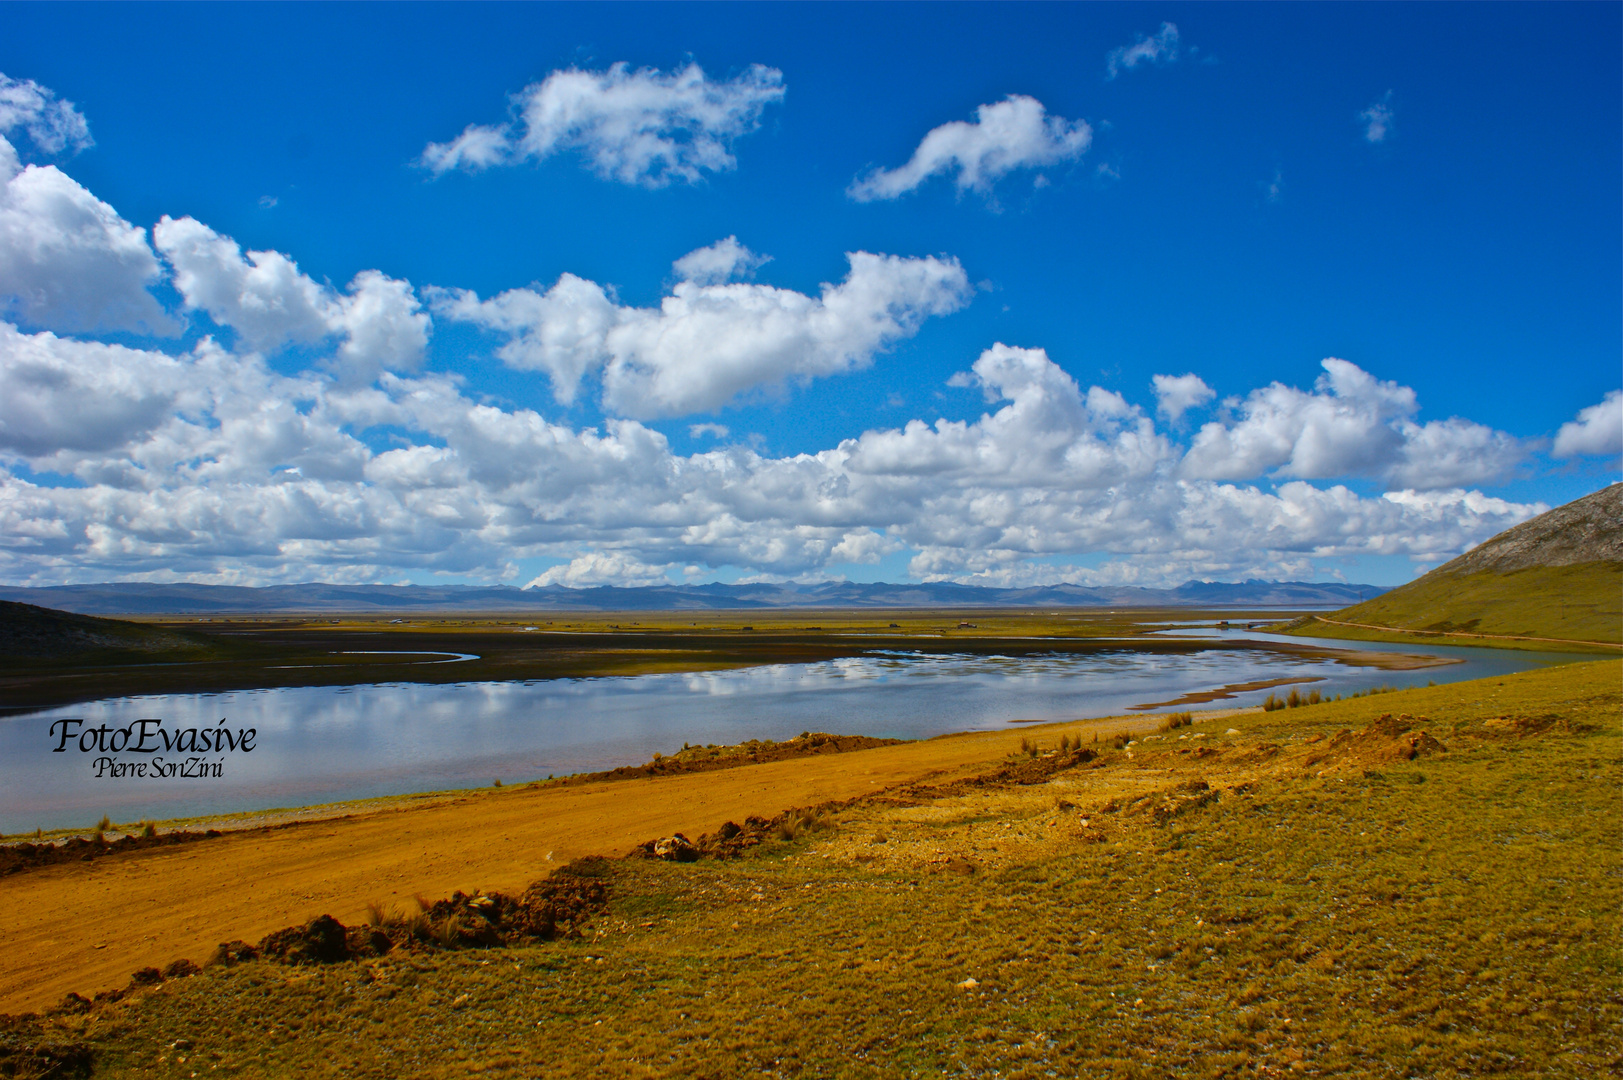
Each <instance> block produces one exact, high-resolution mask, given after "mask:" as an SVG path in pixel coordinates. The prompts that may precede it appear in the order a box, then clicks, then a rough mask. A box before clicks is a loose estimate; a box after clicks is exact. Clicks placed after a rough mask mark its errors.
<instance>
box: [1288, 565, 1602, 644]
mask: <svg viewBox="0 0 1623 1080" xmlns="http://www.w3.org/2000/svg"><path fill="white" fill-rule="evenodd" d="M1326 618H1330V619H1335V620H1337V621H1340V622H1351V623H1368V624H1371V625H1374V626H1391V627H1400V628H1403V629H1407V630H1428V631H1434V632H1442V633H1449V632H1465V633H1471V634H1502V635H1515V636H1526V637H1541V638H1561V639H1564V640H1566V641H1606V642H1616V643H1623V563H1605V562H1591V563H1580V564H1577V565H1573V566H1544V567H1530V568H1528V569H1525V570H1516V571H1513V572H1511V573H1508V574H1499V573H1494V572H1492V571H1484V572H1479V573H1474V574H1466V575H1451V576H1439V577H1432V576H1431V575H1426V576H1425V577H1422V578H1420V579H1419V580H1417V581H1414V582H1412V583H1410V584H1408V585H1405V586H1404V587H1402V588H1400V589H1394V590H1392V591H1391V592H1389V593H1385V594H1383V595H1381V596H1378V597H1376V598H1375V599H1373V600H1366V601H1364V602H1363V603H1362V604H1357V605H1355V606H1353V607H1350V608H1346V609H1345V610H1342V611H1338V612H1335V613H1334V614H1332V615H1329V616H1326ZM1340 631H1341V628H1338V627H1326V626H1324V625H1323V624H1322V623H1317V622H1315V623H1310V624H1309V625H1308V627H1307V630H1306V631H1304V632H1311V633H1312V634H1314V635H1315V636H1343V635H1342V633H1341V632H1340ZM1347 636H1350V635H1347ZM1475 643H1476V642H1473V644H1475Z"/></svg>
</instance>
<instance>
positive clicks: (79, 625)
mask: <svg viewBox="0 0 1623 1080" xmlns="http://www.w3.org/2000/svg"><path fill="white" fill-rule="evenodd" d="M212 648H213V646H212V644H211V643H210V642H208V641H206V640H204V639H201V638H198V637H195V636H193V635H191V634H186V633H181V632H177V631H173V630H160V629H158V628H156V627H151V626H142V625H140V624H138V623H129V622H120V621H118V620H117V619H98V618H94V617H92V616H89V615H75V614H72V613H71V612H67V611H53V610H52V609H50V608H42V607H35V606H34V605H33V604H15V603H12V602H11V601H9V600H0V668H7V667H10V668H15V667H27V668H38V667H41V666H47V667H49V666H54V665H57V664H69V665H83V664H109V663H142V662H146V663H156V662H161V661H174V660H195V659H199V658H201V657H203V656H204V655H205V654H206V653H208V652H210V651H211V649H212Z"/></svg>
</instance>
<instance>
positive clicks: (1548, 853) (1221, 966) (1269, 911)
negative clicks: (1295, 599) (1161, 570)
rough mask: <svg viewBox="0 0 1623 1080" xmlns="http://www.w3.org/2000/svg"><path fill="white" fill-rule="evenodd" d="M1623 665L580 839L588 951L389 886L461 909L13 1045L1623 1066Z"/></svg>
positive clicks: (906, 1062)
mask: <svg viewBox="0 0 1623 1080" xmlns="http://www.w3.org/2000/svg"><path fill="white" fill-rule="evenodd" d="M1620 675H1623V666H1620V664H1619V663H1617V662H1615V661H1613V662H1602V663H1596V664H1586V665H1578V666H1566V667H1561V668H1556V669H1549V670H1544V671H1539V672H1532V673H1528V674H1524V675H1518V676H1509V677H1504V678H1499V679H1489V680H1481V681H1477V682H1468V683H1458V684H1453V685H1450V686H1442V687H1434V688H1425V689H1414V690H1406V691H1401V692H1396V693H1390V694H1382V695H1378V696H1375V697H1368V698H1359V699H1356V700H1348V701H1342V702H1335V703H1326V704H1321V705H1314V706H1309V707H1304V708H1298V709H1289V710H1284V711H1281V712H1276V713H1270V714H1266V715H1263V714H1253V715H1247V716H1242V717H1234V718H1232V719H1231V720H1221V721H1208V722H1205V723H1202V722H1201V721H1200V720H1199V719H1198V716H1199V714H1196V716H1197V720H1196V722H1195V723H1194V724H1193V725H1192V726H1189V727H1174V728H1170V729H1168V730H1165V731H1163V732H1162V733H1161V734H1159V735H1150V736H1143V737H1140V739H1138V740H1137V741H1135V742H1131V743H1129V742H1127V741H1126V740H1122V742H1121V744H1120V745H1115V744H1113V743H1110V742H1100V743H1097V744H1095V743H1092V742H1091V740H1090V741H1089V744H1088V747H1087V749H1088V750H1089V751H1092V752H1095V753H1097V756H1096V757H1092V756H1090V755H1087V754H1079V753H1076V752H1075V751H1074V749H1073V750H1072V751H1071V752H1070V753H1069V754H1067V755H1061V754H1051V752H1052V751H1055V750H1057V748H1058V743H1059V741H1060V739H1061V738H1062V737H1065V736H1067V735H1069V734H1070V732H1069V730H1068V729H1066V728H1063V727H1050V728H1047V729H1042V730H1038V731H1033V732H1031V737H1032V739H1034V740H1036V743H1037V745H1036V746H1035V747H1034V748H1033V751H1032V752H1033V754H1034V755H1035V756H1031V757H1026V756H1022V757H1018V758H1015V759H1012V760H1011V761H1010V762H1009V763H1007V765H1006V766H1005V767H1003V768H1001V769H998V770H995V771H994V772H992V773H989V774H987V775H986V776H984V777H982V778H980V779H978V780H971V781H959V782H956V783H952V784H943V785H941V786H936V787H931V786H928V785H914V786H912V787H909V788H906V789H898V790H891V791H887V792H883V793H880V794H877V795H875V796H872V797H870V798H867V799H865V800H861V801H857V802H854V803H851V804H847V805H844V806H841V807H834V808H830V809H829V810H828V811H826V812H825V813H823V814H802V815H797V816H795V817H793V818H789V819H784V820H782V821H780V822H778V823H777V825H776V828H775V829H774V830H773V831H772V832H771V833H770V834H768V838H767V839H766V841H765V842H763V843H760V844H758V845H756V846H754V847H751V848H749V849H747V850H746V851H744V852H743V853H742V855H740V856H739V857H737V858H732V859H716V858H708V857H707V858H704V859H700V860H699V861H695V862H687V863H677V862H662V861H657V860H641V859H626V860H616V861H595V862H589V863H586V864H582V865H577V866H575V867H574V868H573V869H572V870H571V871H568V872H566V873H565V874H563V875H562V876H563V877H569V876H570V875H571V874H572V875H574V876H575V877H577V878H581V879H585V881H586V882H587V883H589V884H591V887H592V888H594V889H595V888H597V884H595V883H601V885H603V886H606V889H607V906H606V907H603V908H601V909H599V910H597V911H596V913H595V914H592V915H590V916H589V917H588V918H587V919H586V921H585V922H584V924H579V925H578V928H577V929H576V930H573V931H571V932H569V933H566V934H564V935H563V936H561V937H559V938H558V939H557V940H553V941H548V942H541V943H536V944H527V945H521V946H517V947H486V946H484V945H481V944H479V943H478V942H477V941H475V940H474V939H473V938H472V937H470V936H469V932H468V931H466V930H465V929H459V928H458V927H457V925H456V924H455V923H454V922H453V921H452V919H453V916H452V915H451V914H450V913H449V909H448V908H444V907H442V906H434V907H432V908H429V906H428V905H426V904H425V905H424V906H425V908H427V909H428V910H427V911H425V913H423V914H421V915H417V914H415V913H413V914H410V915H408V914H407V913H395V914H393V915H390V914H388V913H380V916H381V917H382V918H383V920H384V922H385V923H387V924H389V925H392V926H395V928H396V929H399V925H403V924H404V923H406V922H407V921H409V920H414V919H415V920H419V921H425V922H426V923H432V925H422V926H420V927H419V931H420V933H419V936H418V937H416V938H414V939H413V943H409V944H405V945H400V946H398V947H396V948H394V949H393V950H392V951H390V952H388V953H387V955H383V956H373V957H370V958H365V959H349V960H341V961H338V962H334V963H326V964H314V963H312V964H307V965H304V966H290V965H288V964H286V963H282V962H275V961H271V960H265V959H254V960H248V961H246V962H240V963H235V964H227V963H218V964H215V965H212V966H208V967H206V968H204V969H203V970H202V971H201V972H200V973H197V974H195V975H190V976H188V977H179V976H183V975H184V972H185V970H186V969H184V968H180V969H176V970H175V972H174V975H175V976H177V977H170V978H167V979H163V980H161V981H156V982H150V981H149V982H147V983H145V984H143V985H139V986H136V985H132V989H131V990H130V991H129V992H128V993H127V994H125V995H124V996H123V997H122V999H120V1000H116V1001H115V1000H108V1001H103V1002H101V1003H98V1004H94V1005H91V1004H89V1003H83V1004H77V1005H75V1007H74V1008H72V1009H71V1010H69V1011H64V1012H58V1013H55V1014H51V1015H48V1016H45V1017H43V1018H33V1019H14V1020H12V1021H10V1022H8V1023H6V1024H3V1025H0V1068H4V1067H5V1066H8V1065H9V1066H19V1067H22V1068H24V1069H27V1068H31V1067H37V1066H39V1065H43V1064H46V1063H47V1062H50V1061H57V1062H63V1063H69V1064H79V1063H82V1064H83V1065H84V1067H85V1068H86V1069H87V1070H89V1069H93V1070H94V1074H95V1075H97V1076H111V1077H123V1076H129V1077H134V1076H152V1075H176V1076H185V1075H189V1074H191V1073H196V1074H197V1075H202V1076H255V1077H258V1076H265V1077H271V1076H287V1075H295V1074H298V1075H307V1076H312V1077H315V1076H330V1075H346V1076H378V1077H401V1076H466V1075H471V1074H474V1073H479V1074H482V1075H490V1076H498V1077H500V1076H527V1075H533V1074H535V1072H536V1070H537V1069H541V1070H542V1071H543V1072H545V1073H546V1074H547V1075H556V1076H723V1075H727V1076H731V1075H742V1074H745V1073H750V1074H761V1075H768V1076H836V1075H837V1076H855V1077H861V1076H915V1075H917V1076H938V1075H947V1074H951V1075H958V1074H963V1075H973V1076H993V1075H996V1076H1003V1077H1011V1078H1012V1077H1036V1076H1051V1075H1089V1076H1111V1077H1162V1076H1168V1075H1179V1076H1194V1077H1226V1076H1235V1077H1241V1076H1243V1077H1253V1076H1287V1075H1296V1074H1298V1073H1300V1074H1305V1075H1316V1076H1348V1077H1351V1076H1358V1077H1364V1076H1422V1075H1423V1076H1455V1077H1458V1076H1481V1075H1488V1074H1493V1075H1515V1076H1524V1077H1537V1076H1576V1075H1600V1074H1602V1073H1605V1072H1606V1071H1607V1070H1608V1069H1615V1068H1616V1064H1617V1062H1618V1061H1619V1060H1620V1058H1623V961H1620V957H1623V949H1620V945H1623V938H1620V931H1623V916H1620V912H1623V843H1620V839H1623V837H1620V833H1619V822H1618V818H1617V814H1616V805H1615V803H1616V792H1617V791H1618V790H1619V786H1620V784H1623V744H1620V743H1623V732H1620V724H1619V721H1620V719H1623V695H1620V693H1619V685H1620ZM1383 714H1392V715H1391V716H1389V717H1385V718H1383ZM1231 725H1232V726H1231ZM886 752H889V751H886ZM558 877H559V876H558V875H555V878H554V880H557V879H558ZM468 884H469V885H470V886H476V885H477V884H478V883H477V882H470V883H468ZM579 888H580V890H581V891H584V886H581V887H579ZM474 892H475V893H476V892H477V890H474ZM504 902H505V901H504ZM475 903H477V901H475ZM471 909H472V905H469V904H467V903H466V902H465V904H464V911H467V910H471ZM441 911H445V912H446V914H444V915H437V914H435V913H437V912H441ZM435 919H439V920H441V921H439V922H434V920H435ZM394 920H399V921H400V922H399V923H398V924H397V923H396V922H395V921H394ZM397 936H398V935H397ZM153 976H156V972H154V973H153ZM150 978H151V977H150V976H149V979H150ZM53 1055H54V1056H53ZM543 1063H544V1064H543Z"/></svg>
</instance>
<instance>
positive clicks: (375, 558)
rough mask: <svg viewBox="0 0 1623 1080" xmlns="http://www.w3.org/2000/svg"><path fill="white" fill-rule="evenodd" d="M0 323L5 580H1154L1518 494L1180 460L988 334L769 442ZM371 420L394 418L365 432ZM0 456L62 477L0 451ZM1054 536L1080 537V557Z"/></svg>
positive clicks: (1495, 513) (1511, 509) (1102, 401)
mask: <svg viewBox="0 0 1623 1080" xmlns="http://www.w3.org/2000/svg"><path fill="white" fill-rule="evenodd" d="M0 330H3V332H0V385H4V387H5V388H6V390H7V393H5V394H3V395H0V579H3V580H8V581H18V582H33V583H48V582H55V581H63V580H83V579H85V578H87V577H90V578H109V577H117V578H141V577H148V578H153V579H157V580H170V579H175V578H188V579H195V580H205V581H234V582H240V583H263V582H268V581H295V580H310V579H321V580H337V581H349V580H391V579H394V578H397V577H398V576H399V574H400V573H402V572H403V571H406V570H410V569H413V568H415V569H418V570H424V571H436V570H444V571H451V572H456V573H462V574H472V575H475V576H486V577H492V578H498V577H500V576H502V575H504V574H507V573H509V572H510V571H509V570H508V568H509V567H511V566H512V565H513V563H514V561H515V560H517V559H526V558H534V559H546V560H547V561H549V562H561V564H562V565H560V566H558V567H555V568H554V569H553V570H551V571H548V572H546V573H544V574H542V575H540V576H539V577H538V578H537V582H538V583H540V584H546V583H548V582H556V583H565V584H598V583H602V584H608V583H613V584H641V583H648V582H652V581H659V580H667V579H668V578H670V577H671V576H673V575H676V576H681V577H687V578H691V577H693V576H694V574H695V573H697V572H698V571H696V570H695V569H694V568H702V567H711V568H716V567H723V566H733V567H737V568H739V569H740V570H741V571H743V572H745V573H746V574H753V575H756V576H760V577H763V578H767V577H770V578H774V579H784V578H794V577H802V578H804V577H817V576H824V575H827V574H828V573H830V572H831V570H832V568H834V567H838V566H840V565H845V564H849V563H872V562H874V561H876V560H878V559H881V558H883V557H885V556H887V555H890V554H893V553H895V552H898V551H903V550H911V551H913V552H915V553H916V554H915V555H914V556H913V559H912V562H911V564H910V567H911V570H912V572H913V573H914V574H916V575H918V576H922V577H929V578H935V579H951V580H965V581H983V582H989V583H996V582H1008V583H1026V584H1036V583H1043V582H1047V581H1054V580H1060V579H1062V578H1063V579H1068V580H1081V581H1095V582H1103V581H1107V580H1115V581H1135V582H1139V583H1143V584H1168V583H1173V584H1175V583H1177V582H1179V581H1182V580H1184V579H1185V578H1187V577H1191V576H1203V577H1232V576H1236V575H1238V576H1247V577H1278V576H1304V575H1305V574H1306V572H1307V571H1308V570H1310V569H1311V568H1312V566H1313V565H1314V563H1315V561H1317V560H1335V559H1338V558H1343V557H1346V556H1349V555H1357V554H1380V555H1409V556H1411V557H1413V558H1416V559H1417V560H1427V561H1430V562H1435V561H1437V560H1438V559H1440V558H1443V557H1446V556H1448V555H1449V554H1452V553H1457V552H1458V551H1460V550H1463V549H1464V548H1465V547H1467V546H1469V545H1470V544H1473V543H1479V542H1480V541H1482V540H1483V539H1485V538H1487V537H1488V536H1490V535H1492V534H1493V533H1495V532H1498V531H1500V530H1502V529H1504V528H1506V527H1508V526H1509V525H1512V524H1515V523H1517V522H1518V521H1521V520H1524V519H1525V518H1526V517H1528V516H1530V515H1531V514H1533V513H1537V512H1538V511H1539V510H1540V509H1542V507H1540V506H1537V505H1523V504H1515V503H1509V502H1505V501H1503V500H1497V499H1492V498H1489V497H1487V496H1484V495H1481V494H1480V493H1477V492H1472V491H1466V490H1462V489H1446V490H1441V491H1419V490H1402V491H1396V492H1392V493H1390V494H1388V495H1387V496H1385V497H1381V498H1366V497H1362V496H1359V495H1357V494H1355V493H1354V492H1352V491H1350V490H1348V489H1347V488H1346V487H1345V486H1342V485H1340V484H1332V485H1330V486H1327V487H1319V486H1315V485H1313V484H1311V483H1309V482H1307V481H1305V480H1291V481H1288V482H1285V483H1283V484H1280V485H1279V486H1278V488H1277V489H1276V490H1272V491H1269V490H1265V489H1263V488H1259V487H1257V486H1255V485H1252V484H1245V483H1233V482H1222V481H1214V480H1209V479H1195V478H1189V477H1180V476H1179V475H1178V474H1177V466H1178V463H1179V460H1180V457H1181V452H1180V450H1179V447H1178V446H1177V445H1176V444H1175V443H1173V442H1172V441H1170V440H1169V439H1167V438H1166V437H1165V436H1164V435H1162V434H1160V433H1158V432H1157V431H1156V430H1155V427H1154V423H1153V421H1152V419H1151V417H1149V416H1147V415H1145V414H1144V412H1143V411H1142V410H1141V409H1140V408H1138V407H1137V406H1134V405H1133V404H1131V403H1129V402H1127V401H1125V400H1124V399H1123V398H1121V396H1120V395H1118V394H1115V393H1113V392H1111V391H1108V390H1105V389H1102V388H1100V387H1083V386H1081V385H1079V384H1078V383H1077V382H1076V381H1075V380H1074V379H1072V378H1071V377H1070V376H1069V375H1068V374H1066V373H1065V372H1064V371H1063V370H1061V369H1060V368H1059V366H1058V365H1056V364H1055V363H1054V362H1053V361H1052V360H1051V359H1050V358H1049V357H1048V356H1047V355H1046V354H1045V353H1044V352H1043V351H1042V350H1040V349H1021V348H1016V347H1012V346H1007V345H997V346H994V347H992V348H990V349H987V350H986V351H985V352H984V353H983V354H982V355H981V356H980V357H979V358H978V359H977V360H976V361H975V363H974V365H973V367H972V369H971V371H970V372H968V373H966V375H965V376H964V377H963V378H961V379H959V380H958V382H959V383H960V384H966V383H967V384H969V385H974V386H978V387H980V388H981V389H982V390H983V391H984V392H985V394H986V396H987V397H988V398H989V399H990V402H991V404H992V405H994V406H995V408H994V409H992V410H990V411H988V412H987V413H985V414H984V415H982V416H981V417H979V418H978V419H976V420H973V421H968V422H963V421H946V420H937V421H935V422H934V423H925V422H923V421H919V420H915V421H912V422H910V423H908V424H906V425H903V426H902V427H901V428H897V429H890V430H875V431H869V432H865V433H863V434H862V435H860V436H858V437H856V438H853V439H847V440H845V441H843V442H841V443H839V444H838V445H836V446H833V447H830V448H828V449H825V450H821V451H819V452H816V453H809V454H795V455H788V456H783V457H772V456H767V455H763V454H760V453H757V452H756V451H754V450H752V449H750V448H749V447H747V446H736V445H734V446H725V447H718V448H715V449H711V450H708V451H705V452H702V453H694V454H689V455H680V454H676V453H673V452H672V450H671V448H670V445H669V444H668V443H667V441H666V440H665V438H664V436H662V435H661V434H659V433H658V432H656V431H653V430H650V429H649V428H646V427H643V426H642V425H641V424H639V423H637V422H636V421H634V420H610V421H607V422H606V423H604V424H603V425H602V426H601V428H600V429H590V428H588V429H583V430H582V429H574V428H571V427H568V426H566V425H563V424H558V423H553V422H550V421H548V420H546V419H544V418H543V417H541V416H539V415H538V414H536V413H535V412H533V411H531V410H528V409H515V408H503V407H498V406H496V405H491V404H485V403H481V402H478V401H474V400H471V399H470V398H469V397H467V396H466V395H465V394H464V393H463V391H462V390H461V388H460V387H459V385H458V384H457V383H456V382H455V381H454V380H453V379H450V378H448V377H445V376H439V375H418V376H400V375H395V374H391V373H388V372H385V373H384V374H383V375H381V376H380V377H379V378H378V380H377V381H376V382H375V383H372V384H369V385H358V384H344V383H334V382H332V381H331V380H328V379H324V378H321V377H319V376H318V375H315V374H313V373H309V372H306V373H300V374H297V375H292V376H286V375H280V374H277V373H276V372H274V371H272V370H270V369H269V368H268V367H267V366H266V365H265V363H264V361H263V360H262V359H261V358H260V357H259V356H258V355H257V354H252V353H250V354H247V355H237V354H234V353H231V352H229V351H228V350H225V349H223V348H220V347H219V346H217V345H215V344H213V343H212V342H208V341H205V342H204V343H203V344H201V345H199V346H198V347H197V348H195V349H193V350H192V351H191V352H189V353H186V354H184V355H181V356H174V357H171V356H166V355H163V354H161V353H157V352H151V351H143V350H132V349H122V348H120V347H116V346H108V345H101V344H97V343H90V342H77V341H71V340H68V339H63V338H58V337H55V336H54V335H51V334H49V333H39V334H27V333H23V332H21V331H18V330H16V329H15V328H11V327H5V328H0ZM333 347H334V348H336V345H335V346H333ZM70 402H71V407H70V404H69V403H70ZM75 410H77V411H75ZM76 417H77V418H84V417H89V422H85V421H84V420H83V419H80V420H79V421H78V422H70V420H71V419H72V418H76ZM379 427H386V428H387V429H388V430H389V431H390V432H391V433H392V434H393V437H394V442H395V443H396V445H392V446H390V447H389V448H388V449H383V450H378V449H373V448H370V447H369V445H368V442H367V440H366V438H365V436H366V433H367V432H368V431H370V430H372V429H374V428H379ZM19 462H20V463H23V464H26V465H27V466H28V467H29V468H31V469H33V470H35V471H36V472H41V471H45V472H52V473H57V474H60V475H66V476H72V477H75V478H76V480H77V482H78V484H79V486H71V487H50V486H46V485H44V484H42V483H41V482H38V481H35V480H28V479H24V478H23V477H21V476H19V475H17V474H16V473H14V472H11V471H9V470H8V467H7V465H6V464H5V463H19ZM1075 553H1092V554H1095V555H1097V554H1100V553H1103V554H1106V555H1108V556H1109V558H1108V559H1107V560H1106V561H1105V562H1104V564H1103V565H1097V564H1096V565H1095V567H1094V569H1093V570H1091V571H1085V570H1082V569H1079V568H1077V567H1076V566H1075V565H1074V563H1070V562H1067V561H1066V556H1067V555H1071V554H1075ZM1044 567H1046V569H1044ZM678 568H680V572H679V574H678ZM1089 575H1092V576H1091V577H1090V576H1089Z"/></svg>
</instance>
